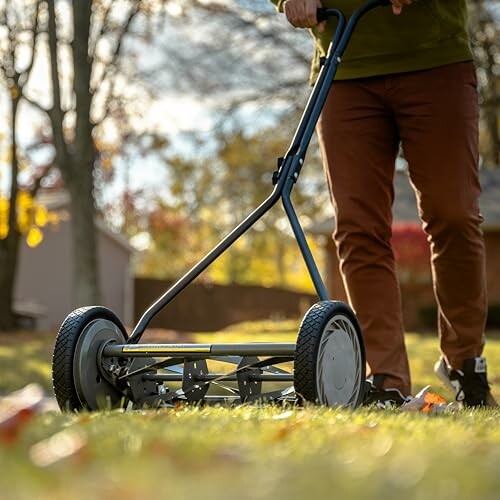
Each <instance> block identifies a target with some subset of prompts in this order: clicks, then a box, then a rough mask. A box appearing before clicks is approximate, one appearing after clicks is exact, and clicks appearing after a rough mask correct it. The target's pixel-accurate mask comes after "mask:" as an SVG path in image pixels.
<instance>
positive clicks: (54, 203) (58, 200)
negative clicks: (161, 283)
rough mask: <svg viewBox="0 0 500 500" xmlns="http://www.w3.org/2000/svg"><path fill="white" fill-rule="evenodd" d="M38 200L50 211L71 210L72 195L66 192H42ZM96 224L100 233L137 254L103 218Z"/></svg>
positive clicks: (97, 220) (125, 239) (98, 219)
mask: <svg viewBox="0 0 500 500" xmlns="http://www.w3.org/2000/svg"><path fill="white" fill-rule="evenodd" d="M37 200H38V202H39V203H40V204H41V205H43V206H45V207H47V209H48V210H54V211H57V210H64V209H67V208H69V202H70V195H69V193H68V192H67V191H65V190H57V191H41V192H40V193H39V194H38V195H37ZM95 224H96V227H97V230H98V231H101V232H102V233H104V234H105V235H106V236H107V237H108V238H110V239H111V240H113V241H115V242H116V243H117V244H118V245H120V246H121V247H122V248H123V249H124V250H126V251H127V252H129V253H133V252H135V248H134V247H133V246H132V245H131V244H130V243H129V242H128V240H127V238H125V236H123V235H122V234H120V233H117V232H115V231H113V230H112V229H111V228H109V227H108V226H107V225H106V223H105V222H104V221H103V220H102V219H101V218H99V217H98V218H97V219H96V223H95Z"/></svg>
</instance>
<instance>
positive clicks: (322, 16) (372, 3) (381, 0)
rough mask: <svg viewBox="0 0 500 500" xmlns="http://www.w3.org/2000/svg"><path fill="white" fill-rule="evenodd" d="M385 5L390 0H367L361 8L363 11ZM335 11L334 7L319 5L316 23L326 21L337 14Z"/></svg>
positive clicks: (388, 3)
mask: <svg viewBox="0 0 500 500" xmlns="http://www.w3.org/2000/svg"><path fill="white" fill-rule="evenodd" d="M387 5H391V0H369V1H368V2H367V3H366V4H365V5H364V6H363V7H362V8H363V10H364V11H368V10H371V9H373V8H375V7H385V6H387ZM336 12H337V10H336V9H329V8H326V7H320V8H319V9H318V10H317V11H316V19H317V20H318V23H321V22H322V21H328V19H329V18H330V17H331V16H337V14H336Z"/></svg>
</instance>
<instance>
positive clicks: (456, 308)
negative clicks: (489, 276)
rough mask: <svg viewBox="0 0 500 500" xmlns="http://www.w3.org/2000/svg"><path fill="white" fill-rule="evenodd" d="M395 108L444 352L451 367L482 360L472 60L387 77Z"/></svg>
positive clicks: (482, 292)
mask: <svg viewBox="0 0 500 500" xmlns="http://www.w3.org/2000/svg"><path fill="white" fill-rule="evenodd" d="M391 81H392V83H393V87H392V89H391V90H392V92H393V99H394V106H395V109H396V110H397V113H396V118H397V123H398V127H399V130H400V135H401V140H402V143H403V150H404V153H405V156H406V159H407V160H408V164H409V171H410V177H411V180H412V183H413V185H414V187H415V190H416V193H417V198H418V203H419V210H420V214H421V217H422V220H423V222H424V225H423V227H424V230H425V231H426V233H427V234H428V235H429V241H430V244H431V255H432V257H431V264H432V274H433V282H434V291H435V296H436V300H437V304H438V311H439V325H438V326H439V333H440V341H441V350H442V353H443V355H444V356H445V357H446V360H447V362H448V365H449V366H451V367H452V368H454V369H456V370H462V368H463V363H464V360H466V359H471V358H476V357H478V356H480V355H481V353H482V350H483V345H484V328H485V322H486V312H487V297H486V279H485V249H484V242H483V237H482V232H481V229H480V224H481V222H482V217H481V214H480V212H479V204H478V198H479V194H480V186H479V176H478V113H479V111H478V101H477V90H476V76H475V68H474V66H473V63H471V62H467V63H458V64H453V65H449V66H443V67H441V68H437V69H433V70H428V71H422V72H416V73H411V74H408V75H400V76H398V77H393V78H392V80H391Z"/></svg>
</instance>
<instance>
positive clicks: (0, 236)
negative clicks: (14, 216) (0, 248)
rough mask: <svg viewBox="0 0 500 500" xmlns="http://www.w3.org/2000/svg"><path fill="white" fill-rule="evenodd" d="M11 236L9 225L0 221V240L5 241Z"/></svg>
mask: <svg viewBox="0 0 500 500" xmlns="http://www.w3.org/2000/svg"><path fill="white" fill-rule="evenodd" d="M8 234H9V224H8V223H7V222H6V221H4V220H1V219H0V240H4V239H5V238H7V235H8Z"/></svg>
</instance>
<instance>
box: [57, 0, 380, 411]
mask: <svg viewBox="0 0 500 500" xmlns="http://www.w3.org/2000/svg"><path fill="white" fill-rule="evenodd" d="M389 3H390V2H389V1H387V0H370V1H368V2H367V3H366V4H365V5H363V6H362V7H360V8H359V9H358V10H356V11H355V12H354V13H353V14H352V15H351V17H350V18H349V20H348V21H346V18H345V16H344V14H343V13H342V12H341V11H339V10H337V9H318V21H321V20H327V19H329V18H330V17H334V18H336V19H337V27H336V30H335V33H334V35H333V39H332V42H331V43H330V47H329V50H328V54H327V56H326V57H325V58H324V59H323V60H322V67H321V71H320V74H319V77H318V79H317V81H316V84H315V85H314V87H313V90H312V93H311V95H310V98H309V100H308V102H307V105H306V108H305V110H304V113H303V115H302V117H301V119H300V122H299V125H298V127H297V130H296V132H295V135H294V137H293V139H292V142H291V145H290V147H289V149H288V151H287V152H286V154H285V156H284V157H283V158H280V159H278V168H277V170H276V171H275V172H274V174H273V185H274V189H273V191H272V193H271V194H270V195H269V197H268V198H266V199H265V201H263V202H262V203H261V205H260V206H259V207H257V208H256V209H255V210H254V211H253V212H252V213H251V214H250V215H249V216H248V217H247V218H246V219H245V220H244V221H243V222H241V223H240V224H239V225H238V226H237V227H236V228H235V229H234V230H233V231H232V232H231V233H229V234H228V235H227V236H226V237H225V238H224V239H223V240H222V241H221V242H220V243H219V244H218V245H217V246H216V247H215V248H213V249H212V250H211V251H210V252H209V253H208V254H207V255H206V256H205V257H204V258H203V259H202V260H200V261H199V262H198V263H197V264H196V265H195V266H193V268H192V269H191V270H189V271H188V272H187V273H186V274H185V275H184V276H183V277H181V278H180V279H179V280H178V281H177V282H176V283H175V284H174V285H173V286H172V287H171V288H170V289H169V290H167V291H166V292H165V293H164V294H163V295H162V296H161V297H160V298H159V299H158V300H157V301H156V302H155V303H154V304H153V305H151V306H150V307H149V308H148V309H147V310H146V312H145V313H144V314H143V316H142V317H141V319H140V320H139V322H138V324H137V325H136V326H135V328H134V329H133V331H132V333H131V335H130V337H129V336H128V335H127V332H126V331H125V328H124V326H123V325H122V323H121V321H120V320H119V318H117V317H116V315H115V314H114V313H113V312H112V311H110V310H109V309H106V308H104V307H99V306H92V307H83V308H80V309H76V310H75V311H73V312H72V313H70V314H69V316H67V318H66V319H65V320H64V322H63V324H62V326H61V328H60V330H59V333H58V335H57V339H56V343H55V348H54V356H53V364H52V373H53V384H54V392H55V395H56V398H57V402H58V404H59V406H60V408H61V410H63V411H80V410H90V411H92V410H98V409H106V408H118V407H122V408H123V407H133V408H142V407H160V406H173V405H175V404H179V403H180V402H189V403H198V404H202V403H207V404H209V403H228V404H231V403H246V402H285V401H290V402H295V401H298V402H303V401H310V402H313V403H318V404H321V405H327V406H350V407H353V408H354V407H356V406H358V405H360V404H361V403H362V401H363V398H364V392H365V351H364V345H363V338H362V334H361V329H360V327H359V324H358V321H357V319H356V316H355V315H354V313H353V311H352V310H351V309H350V307H349V306H348V305H346V304H344V303H342V302H338V301H330V300H329V299H328V293H327V291H326V288H325V286H324V284H323V281H322V279H321V276H320V273H319V271H318V268H317V266H316V264H315V262H314V259H313V256H312V253H311V251H310V249H309V246H308V244H307V241H306V238H305V236H304V232H303V230H302V228H301V226H300V223H299V220H298V218H297V215H296V213H295V211H294V208H293V206H292V203H291V200H290V195H291V192H292V189H293V186H294V184H295V183H296V182H297V179H298V177H299V174H300V171H301V169H302V166H303V163H304V159H305V156H306V151H307V148H308V146H309V142H310V140H311V137H312V135H313V132H314V128H315V125H316V122H317V120H318V118H319V115H320V113H321V110H322V108H323V106H324V103H325V100H326V97H327V95H328V92H329V90H330V87H331V86H332V82H333V80H334V77H335V73H336V71H337V67H338V65H339V63H340V61H341V57H342V55H343V53H344V51H345V48H346V46H347V44H348V42H349V39H350V37H351V35H352V33H353V30H354V28H355V26H356V24H357V22H358V21H359V20H360V18H361V17H362V16H363V15H364V14H366V13H367V12H368V11H370V10H372V9H374V8H375V7H379V6H383V5H389ZM280 199H281V200H282V202H283V206H284V209H285V212H286V214H287V217H288V219H289V221H290V224H291V227H292V230H293V233H294V235H295V238H296V240H297V243H298V245H299V248H300V251H301V253H302V256H303V258H304V261H305V264H306V266H307V269H308V272H309V274H310V276H311V279H312V282H313V284H314V287H315V290H316V293H317V295H318V297H319V302H317V303H316V304H315V305H313V306H312V307H311V308H310V309H309V311H308V312H307V313H306V315H305V317H304V318H303V320H302V323H301V325H300V328H299V332H298V338H297V342H296V343H270V342H269V343H241V344H235V343H231V344H145V343H140V342H139V341H140V340H141V337H142V335H143V334H144V332H145V331H146V328H147V326H148V324H149V323H150V321H151V319H152V318H153V317H154V316H155V315H156V314H157V313H158V312H159V311H160V310H162V309H163V308H164V307H165V306H167V304H168V303H169V302H170V301H171V300H172V299H173V298H174V297H176V296H177V295H178V294H179V293H180V292H181V291H182V290H183V289H184V288H185V287H187V286H188V285H189V284H190V283H191V282H192V281H193V280H194V279H195V278H196V277H198V276H199V275H200V274H201V273H202V272H203V271H204V270H205V269H206V268H207V267H208V266H209V265H210V264H211V263H212V262H213V261H214V260H215V259H217V258H218V257H219V256H220V255H221V254H222V253H223V252H224V251H225V250H227V249H228V248H229V247H230V246H231V245H232V244H233V243H234V242H235V241H236V240H237V239H238V238H239V237H240V236H241V235H243V234H244V233H245V232H246V231H247V230H248V229H249V228H250V227H252V226H253V225H254V224H255V223H256V222H257V221H258V220H259V219H260V218H261V217H262V216H263V215H264V214H265V213H266V212H267V211H268V210H269V209H271V208H272V207H273V206H274V205H275V204H276V202H277V201H278V200H280ZM228 365H229V370H228V369H227V366H228ZM214 366H215V367H216V371H213V369H214V368H213V367H214ZM221 366H225V367H226V368H225V370H222V369H221ZM292 366H293V368H292ZM228 384H229V385H228ZM214 386H215V387H216V388H217V389H218V390H219V391H225V393H224V394H222V395H221V394H215V395H214V394H210V393H209V389H210V388H212V387H214Z"/></svg>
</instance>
